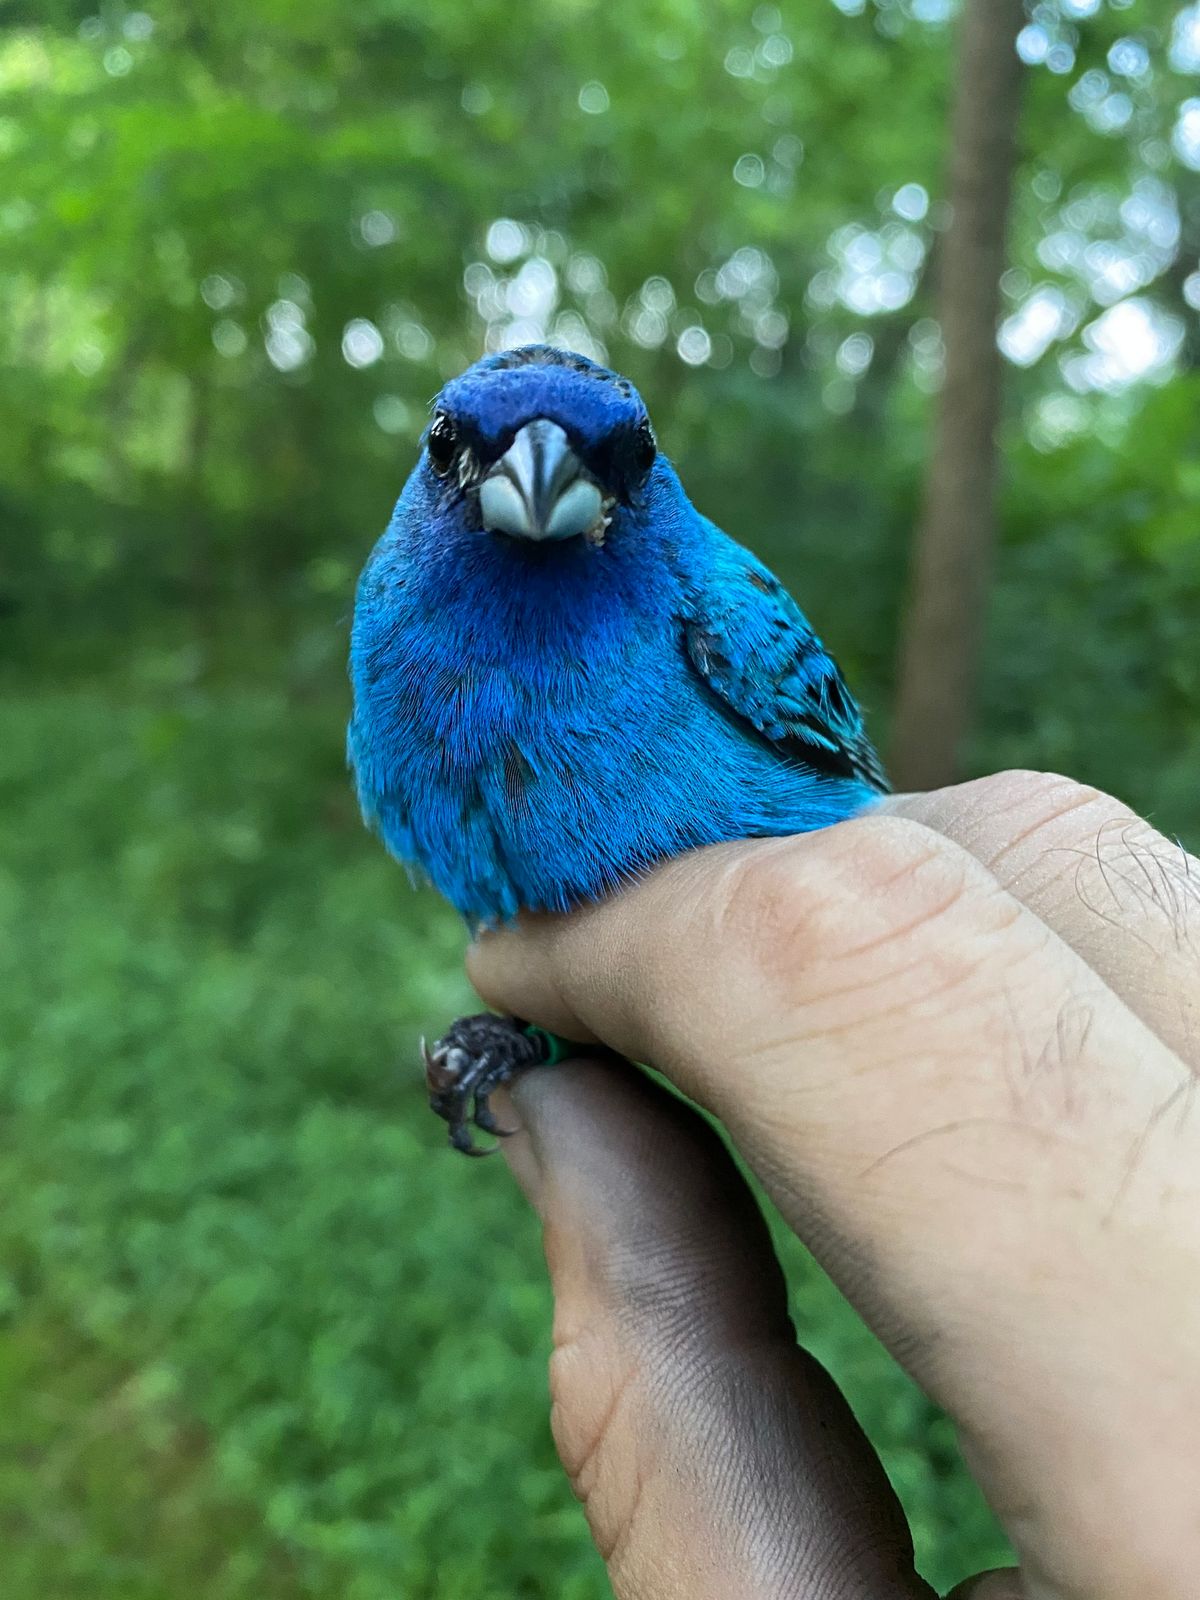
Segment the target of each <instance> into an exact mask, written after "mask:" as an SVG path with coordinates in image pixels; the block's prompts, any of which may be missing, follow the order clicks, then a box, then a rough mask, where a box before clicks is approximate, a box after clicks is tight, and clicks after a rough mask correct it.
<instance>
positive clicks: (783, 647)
mask: <svg viewBox="0 0 1200 1600" xmlns="http://www.w3.org/2000/svg"><path fill="white" fill-rule="evenodd" d="M710 526H711V525H710ZM712 532H713V534H714V535H716V537H715V538H714V539H713V540H712V542H711V545H710V548H711V549H712V551H713V553H714V563H713V565H712V567H711V568H710V570H709V572H708V574H707V575H706V578H705V580H704V581H703V582H702V583H701V584H696V585H693V586H691V587H688V586H686V585H685V603H684V619H683V621H684V640H685V643H686V647H687V653H688V655H689V657H690V658H691V662H692V665H693V666H694V667H695V669H696V671H697V672H698V673H699V674H700V676H701V677H702V678H703V679H704V681H705V683H706V684H707V685H708V686H709V688H710V689H712V690H713V691H714V692H715V693H716V694H717V695H719V696H720V697H721V699H722V700H724V701H725V702H726V704H727V705H728V706H729V707H730V708H731V709H732V710H733V711H735V712H736V713H737V714H738V715H739V716H740V717H743V718H744V719H745V720H746V721H747V722H748V723H750V725H751V726H752V727H754V728H756V729H757V730H758V732H759V733H760V734H761V735H762V736H763V738H764V739H767V740H769V741H770V742H771V743H772V744H774V745H776V746H777V747H778V748H779V750H780V751H781V753H783V754H785V755H789V756H792V757H793V758H794V759H795V760H797V761H800V762H803V763H804V764H806V765H807V766H811V767H816V768H818V769H820V770H821V771H824V772H828V773H829V774H830V775H831V776H836V777H843V778H859V779H861V781H862V782H863V783H867V784H870V785H871V787H872V788H874V789H878V790H880V791H881V792H884V793H886V792H887V789H888V787H889V785H888V780H887V776H886V774H885V773H884V770H883V767H882V765H881V764H880V760H879V757H878V756H877V755H876V753H875V751H874V749H873V748H872V745H871V741H870V740H869V739H868V738H867V734H866V730H865V729H864V727H863V719H862V713H861V712H860V711H859V709H858V706H857V705H856V704H855V701H854V698H853V696H852V695H851V693H850V691H849V689H847V687H846V681H845V679H844V678H843V677H842V674H841V672H840V671H839V670H838V667H837V663H836V662H835V661H834V660H833V658H832V657H831V656H830V655H829V653H828V651H827V650H826V649H825V647H824V645H823V644H822V643H821V641H820V639H818V638H817V636H816V634H815V633H814V632H813V630H812V628H811V626H810V625H809V622H808V619H807V618H806V617H805V615H804V613H803V612H802V611H801V610H800V607H799V606H798V605H797V604H796V602H795V601H794V600H793V599H792V597H791V595H790V594H788V592H787V590H786V589H785V588H784V586H783V585H782V584H781V583H780V581H779V579H778V578H777V577H775V575H774V574H773V573H772V572H769V571H768V570H767V568H766V567H764V566H763V565H762V563H761V562H759V561H757V560H756V559H755V557H754V556H752V555H751V554H750V552H749V551H748V550H745V549H743V548H742V547H741V546H740V545H738V544H735V543H734V541H733V540H732V539H729V538H727V537H726V536H725V535H724V534H722V533H720V531H719V530H718V529H716V528H713V529H712Z"/></svg>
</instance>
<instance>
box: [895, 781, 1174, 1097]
mask: <svg viewBox="0 0 1200 1600" xmlns="http://www.w3.org/2000/svg"><path fill="white" fill-rule="evenodd" d="M885 809H887V810H889V811H890V812H892V813H893V814H894V815H897V816H905V817H911V818H913V819H915V820H916V821H918V822H921V823H924V824H925V825H926V826H927V827H930V828H934V829H936V830H937V832H939V833H942V834H944V835H945V836H946V837H947V838H948V839H953V840H954V841H955V842H956V843H957V844H960V845H962V846H963V848H964V849H966V850H969V851H970V853H971V854H972V855H973V856H975V857H976V859H977V860H979V861H981V862H982V863H983V865H984V866H985V867H987V869H988V870H989V871H990V872H991V873H992V874H993V875H994V877H995V878H996V880H997V882H998V883H1000V885H1001V886H1002V887H1003V888H1005V889H1007V890H1008V891H1009V892H1010V893H1011V894H1013V895H1014V896H1015V897H1016V898H1017V899H1018V900H1020V901H1021V902H1022V904H1024V905H1027V906H1028V907H1029V908H1030V910H1031V911H1033V912H1034V913H1035V914H1036V915H1037V916H1039V917H1040V918H1041V919H1042V921H1043V922H1045V923H1046V924H1047V925H1048V926H1049V927H1051V928H1053V929H1054V931H1055V932H1056V933H1057V934H1058V935H1059V937H1060V938H1062V939H1063V940H1065V941H1066V943H1067V944H1069V945H1070V946H1071V948H1072V949H1073V950H1076V951H1077V952H1078V953H1079V954H1080V955H1081V956H1082V957H1083V959H1084V960H1085V961H1086V962H1087V963H1088V965H1089V966H1090V967H1092V968H1093V969H1094V970H1095V971H1096V972H1097V973H1099V975H1100V977H1101V978H1103V980H1104V981H1105V983H1106V984H1108V986H1109V988H1111V989H1112V990H1113V991H1114V993H1116V994H1118V995H1119V996H1120V997H1121V999H1122V1000H1124V1002H1125V1003H1126V1005H1128V1006H1129V1008H1130V1009H1131V1010H1132V1011H1134V1012H1136V1013H1137V1015H1138V1016H1140V1017H1141V1018H1142V1020H1143V1021H1144V1022H1146V1023H1148V1024H1149V1025H1150V1026H1151V1027H1152V1028H1153V1029H1154V1030H1155V1032H1156V1033H1157V1034H1158V1035H1159V1037H1160V1038H1162V1039H1163V1040H1164V1041H1165V1042H1166V1043H1167V1044H1168V1045H1169V1046H1170V1047H1171V1049H1173V1050H1174V1051H1175V1052H1176V1053H1177V1054H1178V1055H1179V1056H1181V1057H1182V1058H1183V1059H1184V1060H1185V1061H1187V1062H1188V1063H1189V1064H1190V1065H1191V1066H1192V1067H1194V1068H1196V1069H1197V1070H1200V862H1198V861H1196V860H1195V858H1194V857H1192V856H1189V855H1188V853H1187V852H1186V851H1185V850H1184V849H1183V847H1182V846H1181V845H1180V844H1178V843H1177V842H1175V841H1172V840H1170V839H1167V838H1165V837H1164V836H1163V835H1162V834H1161V833H1159V832H1158V831H1157V830H1156V829H1154V828H1152V827H1151V826H1150V824H1149V823H1148V822H1144V821H1143V820H1142V819H1141V818H1140V817H1138V816H1136V815H1135V814H1134V813H1133V812H1132V811H1130V809H1129V807H1128V806H1124V805H1122V804H1121V802H1120V801H1119V800H1114V799H1113V798H1112V796H1111V795H1107V794H1104V793H1102V792H1101V791H1100V790H1099V789H1092V788H1088V787H1087V786H1086V785H1084V784H1080V783H1075V782H1074V781H1073V780H1072V779H1070V778H1062V777H1058V776H1057V775H1055V774H1054V773H1047V772H1001V773H997V774H996V775H994V776H993V777H989V778H980V779H978V780H977V781H976V782H974V783H963V784H959V785H957V786H956V787H955V788H952V789H938V790H936V791H935V792H934V793H932V794H919V795H899V796H896V797H895V798H894V799H891V800H889V801H887V802H885Z"/></svg>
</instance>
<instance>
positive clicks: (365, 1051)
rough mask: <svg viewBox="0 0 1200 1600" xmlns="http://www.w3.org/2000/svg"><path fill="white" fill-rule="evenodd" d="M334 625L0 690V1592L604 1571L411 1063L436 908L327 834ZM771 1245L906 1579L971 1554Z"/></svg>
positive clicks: (298, 1588)
mask: <svg viewBox="0 0 1200 1600" xmlns="http://www.w3.org/2000/svg"><path fill="white" fill-rule="evenodd" d="M335 649H336V644H334V645H329V644H328V643H326V644H323V645H321V646H320V647H319V648H318V649H317V650H316V654H315V657H314V658H313V659H312V660H308V661H307V664H306V665H304V668H303V670H302V671H299V672H297V670H296V669H295V653H294V652H293V654H292V655H290V656H288V657H286V658H285V657H284V655H283V654H282V653H280V654H279V655H278V656H276V655H271V654H266V653H261V652H260V654H258V655H257V656H256V657H255V659H254V664H253V671H251V670H250V668H249V667H248V666H245V665H243V666H242V667H241V668H240V669H237V670H234V671H232V672H231V671H226V672H224V673H223V674H221V673H215V672H214V673H206V672H204V671H201V670H200V669H199V667H198V666H197V663H196V660H195V659H194V657H193V655H192V654H189V651H188V650H187V649H184V648H182V647H181V648H180V649H179V650H176V651H174V652H173V651H170V650H168V651H165V652H164V651H159V652H157V653H153V652H152V653H149V654H143V655H142V656H140V657H139V658H138V662H137V666H136V670H128V671H126V672H124V673H123V674H122V675H121V676H120V677H118V678H113V677H112V676H106V677H103V678H101V679H99V680H98V681H97V680H93V681H90V682H88V681H78V682H75V683H73V684H68V685H67V686H64V687H59V688H53V687H50V686H48V685H46V684H39V683H36V682H24V681H22V680H21V679H20V677H19V676H17V675H14V674H12V673H10V675H9V677H8V678H7V680H6V682H5V687H4V693H3V698H2V699H0V1038H2V1039H3V1058H2V1062H0V1119H2V1120H0V1543H2V1544H3V1547H4V1549H5V1558H4V1559H5V1568H6V1575H5V1595H6V1600H75V1597H76V1596H78V1597H79V1600H85V1597H86V1600H178V1597H179V1596H181V1595H189V1594H203V1595H205V1596H206V1597H213V1600H293V1597H300V1596H303V1597H318V1600H335V1597H336V1600H398V1597H401V1596H402V1597H404V1600H423V1597H426V1596H430V1597H432V1596H434V1595H436V1596H438V1597H439V1600H467V1597H471V1600H490V1597H494V1600H501V1597H503V1600H512V1597H521V1596H530V1597H532V1596H539V1597H540V1596H547V1597H549V1596H554V1597H556V1600H592V1597H601V1596H603V1595H605V1594H607V1593H608V1590H607V1587H606V1583H605V1579H604V1574H603V1569H602V1567H601V1565H600V1563H599V1561H598V1559H597V1557H596V1556H595V1555H594V1553H593V1552H592V1550H591V1547H590V1545H589V1543H588V1540H587V1536H586V1530H585V1528H584V1525H583V1519H582V1515H581V1513H580V1512H579V1510H578V1508H577V1507H576V1506H575V1504H574V1502H573V1500H572V1499H571V1497H570V1495H569V1493H568V1491H567V1488H566V1485H565V1482H564V1481H563V1479H562V1477H561V1475H560V1472H559V1469H558V1466H557V1463H556V1460H555V1457H554V1453H553V1449H552V1446H551V1443H550V1438H549V1431H548V1425H547V1415H546V1412H547V1407H546V1393H545V1358H546V1355H547V1350H548V1330H549V1310H550V1308H549V1296H548V1293H547V1289H546V1286H545V1282H544V1275H543V1269H542V1263H541V1255H540V1246H539V1241H538V1237H537V1232H536V1229H535V1227H534V1225H533V1222H532V1219H531V1217H530V1216H529V1214H528V1213H527V1211H526V1209H525V1207H524V1205H523V1203H522V1202H521V1201H520V1200H519V1198H518V1196H517V1193H516V1191H515V1188H514V1187H513V1185H512V1184H511V1182H510V1180H509V1179H508V1176H507V1174H506V1172H505V1171H504V1169H503V1168H502V1166H501V1164H500V1163H498V1162H497V1163H489V1164H484V1165H482V1166H481V1165H478V1164H472V1163H467V1162H463V1161H458V1160H455V1159H453V1158H451V1157H450V1156H449V1155H448V1154H447V1153H446V1152H445V1151H444V1149H443V1147H442V1143H441V1139H440V1137H439V1130H438V1129H437V1128H436V1127H435V1126H434V1125H433V1124H432V1122H431V1121H430V1119H429V1117H428V1113H427V1112H426V1110H425V1108H424V1105H423V1101H422V1097H421V1092H420V1087H419V1083H418V1080H417V1078H416V1076H415V1073H414V1071H413V1070H412V1068H411V1066H410V1063H411V1062H412V1060H413V1057H414V1045H415V1040H416V1038H417V1036H418V1035H419V1034H420V1033H421V1032H422V1031H430V1032H433V1031H436V1029H437V1027H438V1024H439V1022H444V1020H445V1019H446V1018H447V1017H448V1016H450V1015H451V1014H452V1013H454V1012H455V1011H456V1010H457V1009H461V1008H462V1006H463V1005H464V1004H465V1003H466V1001H467V990H466V987H465V984H464V981H463V979H462V977H461V973H460V962H459V958H460V952H461V946H462V935H461V931H460V929H459V927H458V925H457V923H456V920H455V918H454V917H453V916H452V915H451V914H450V913H449V912H447V911H446V910H445V908H443V907H442V906H441V905H440V904H439V903H437V902H436V901H435V900H434V899H433V898H432V897H430V896H429V895H427V894H420V893H415V892H413V891H412V890H411V889H410V888H409V887H408V885H407V883H406V882H405V880H404V876H403V874H402V873H401V872H400V871H399V870H397V869H396V868H395V867H394V866H392V865H391V864H390V863H389V862H388V861H387V860H386V858H385V857H384V855H383V853H382V852H381V851H380V850H379V849H378V847H377V846H376V845H375V844H374V843H373V842H372V841H370V840H369V839H368V838H367V837H366V836H365V835H363V834H362V832H361V829H360V826H359V823H358V819H357V815H356V812H355V808H354V804H353V800H352V797H351V795H350V793H349V790H348V787H347V783H346V778H345V775H344V773H343V770H342V761H341V720H342V716H343V711H344V706H343V702H342V700H341V698H340V695H339V687H340V686H339V683H338V676H337V670H336V667H333V666H331V662H330V659H329V658H330V657H331V655H332V653H333V651H334V650H335ZM225 654H227V655H229V656H232V657H233V658H234V660H235V661H236V656H237V642H236V641H235V640H227V641H226V642H225ZM285 685H286V687H285ZM785 1254H786V1257H787V1261H788V1266H789V1272H790V1275H791V1279H792V1282H793V1283H794V1285H795V1304H796V1315H797V1320H798V1323H799V1324H800V1326H801V1328H802V1329H803V1332H804V1336H805V1338H806V1339H807V1340H808V1341H809V1342H810V1344H811V1345H812V1347H813V1348H814V1349H815V1350H816V1351H817V1353H818V1354H819V1355H820V1356H821V1357H822V1358H823V1359H824V1360H825V1361H826V1363H827V1364H828V1365H830V1366H831V1367H832V1368H833V1370H834V1372H835V1374H836V1375H837V1376H838V1377H839V1379H840V1380H841V1381H842V1382H843V1383H844V1385H845V1386H846V1388H847V1391H848V1393H849V1395H850V1398H851V1401H852V1403H853V1405H854V1406H855V1409H856V1410H857V1411H858V1413H859V1415H860V1417H861V1418H862V1420H863V1422H864V1423H865V1425H866V1426H867V1428H868V1430H869V1431H870V1433H871V1434H872V1437H873V1438H874V1439H875V1440H876V1441H877V1443H878V1444H879V1445H880V1447H881V1448H882V1449H883V1451H884V1454H885V1459H886V1462H887V1466H888V1469H889V1471H890V1472H891V1474H892V1476H893V1479H894V1481H895V1482H896V1484H897V1486H898V1488H899V1489H900V1491H901V1494H902V1496H903V1498H904V1500H905V1503H906V1506H907V1508H908V1510H909V1512H910V1514H911V1516H912V1517H913V1521H914V1526H915V1529H916V1533H917V1539H918V1547H919V1551H920V1554H921V1559H922V1562H923V1565H924V1567H925V1570H926V1571H927V1573H928V1574H929V1575H930V1576H931V1578H933V1579H934V1580H935V1581H937V1582H939V1583H949V1582H950V1581H951V1580H952V1579H953V1578H956V1577H958V1576H961V1575H962V1573H963V1572H965V1571H966V1570H967V1569H968V1568H969V1567H970V1566H971V1565H972V1564H983V1563H986V1562H987V1561H988V1560H989V1559H993V1558H996V1557H997V1556H999V1555H1000V1554H1001V1553H1002V1551H1003V1547H1002V1545H1000V1544H999V1542H998V1538H997V1535H996V1533H995V1530H994V1527H993V1524H992V1523H991V1520H990V1518H989V1517H988V1515H987V1513H986V1511H985V1510H984V1509H983V1507H982V1506H981V1504H980V1502H979V1499H978V1497H977V1495H976V1493H975V1491H974V1490H973V1488H972V1487H971V1485H970V1484H969V1482H968V1480H967V1479H966V1478H965V1475H964V1474H963V1472H962V1469H961V1467H960V1466H959V1464H958V1463H957V1459H956V1456H955V1453H954V1447H953V1442H952V1436H951V1433H950V1430H949V1428H948V1425H947V1424H946V1422H945V1421H944V1420H943V1419H941V1418H940V1417H938V1416H937V1414H936V1413H935V1412H934V1411H933V1410H932V1408H930V1407H929V1406H928V1404H927V1403H926V1402H925V1401H924V1400H923V1398H922V1397H921V1396H920V1395H919V1394H918V1393H917V1391H916V1390H915V1389H914V1388H913V1387H912V1386H911V1385H910V1384H909V1383H908V1382H907V1380H906V1379H904V1378H903V1377H902V1376H901V1375H900V1374H899V1373H898V1371H897V1370H896V1369H895V1368H894V1367H893V1365H892V1364H891V1363H890V1361H889V1360H888V1359H887V1358H886V1357H885V1356H884V1355H883V1353H882V1352H881V1351H880V1349H879V1348H878V1346H877V1345H876V1344H875V1342H874V1341H873V1340H872V1339H871V1337H870V1336H869V1335H868V1334H867V1333H866V1332H865V1331H864V1330H863V1329H862V1328H861V1326H860V1325H859V1324H858V1323H857V1321H856V1320H855V1319H854V1317H853V1316H852V1314H851V1313H850V1312H849V1311H848V1310H847V1308H846V1307H845V1306H844V1305H843V1303H842V1302H841V1300H840V1298H839V1297H838V1296H837V1295H836V1293H835V1292H834V1291H833V1290H832V1288H831V1287H830V1286H829V1284H828V1283H827V1281H826V1280H825V1279H824V1278H823V1277H822V1276H821V1275H820V1274H819V1273H818V1271H817V1270H816V1269H815V1267H813V1266H812V1264H811V1263H810V1262H809V1261H808V1260H807V1258H806V1257H805V1256H804V1255H803V1252H802V1251H800V1249H799V1248H798V1247H796V1246H795V1245H794V1242H791V1241H788V1242H787V1248H786V1250H785Z"/></svg>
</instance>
